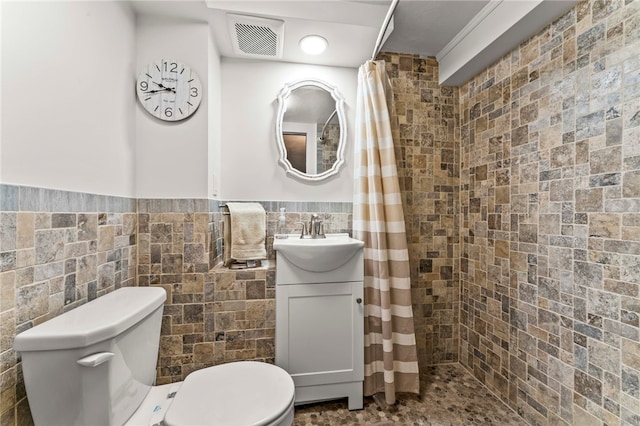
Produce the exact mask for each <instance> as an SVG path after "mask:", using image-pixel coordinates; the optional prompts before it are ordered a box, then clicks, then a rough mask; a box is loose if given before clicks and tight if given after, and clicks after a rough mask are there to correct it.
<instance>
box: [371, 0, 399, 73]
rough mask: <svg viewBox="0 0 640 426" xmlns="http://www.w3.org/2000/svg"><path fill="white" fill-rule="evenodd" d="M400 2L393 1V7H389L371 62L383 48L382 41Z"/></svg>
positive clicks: (397, 0)
mask: <svg viewBox="0 0 640 426" xmlns="http://www.w3.org/2000/svg"><path fill="white" fill-rule="evenodd" d="M399 1H400V0H392V1H391V5H390V6H389V10H388V11H387V16H385V17H384V22H383V23H382V28H380V33H379V34H378V39H377V40H376V45H375V47H374V48H373V54H372V55H371V60H372V61H373V60H375V59H376V56H378V53H380V49H381V48H382V39H384V34H385V33H386V32H387V28H388V27H389V23H390V22H391V18H393V13H394V12H395V11H396V7H397V6H398V2H399Z"/></svg>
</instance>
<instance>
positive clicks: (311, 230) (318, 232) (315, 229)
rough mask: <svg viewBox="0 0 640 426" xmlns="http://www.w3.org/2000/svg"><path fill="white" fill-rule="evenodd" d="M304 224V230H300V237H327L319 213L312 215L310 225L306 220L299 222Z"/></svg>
mask: <svg viewBox="0 0 640 426" xmlns="http://www.w3.org/2000/svg"><path fill="white" fill-rule="evenodd" d="M298 223H299V224H301V225H302V230H301V232H300V238H312V239H316V238H326V236H325V235H324V223H322V221H321V220H320V219H319V216H318V215H317V214H315V213H314V214H312V215H311V220H310V221H309V226H308V227H307V224H306V223H305V222H298Z"/></svg>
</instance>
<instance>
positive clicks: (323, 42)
mask: <svg viewBox="0 0 640 426" xmlns="http://www.w3.org/2000/svg"><path fill="white" fill-rule="evenodd" d="M327 46H329V43H328V42H327V39H325V38H324V37H320V36H319V35H308V36H304V37H302V39H301V40H300V49H302V51H303V52H304V53H306V54H308V55H319V54H321V53H322V52H324V51H325V49H326V48H327Z"/></svg>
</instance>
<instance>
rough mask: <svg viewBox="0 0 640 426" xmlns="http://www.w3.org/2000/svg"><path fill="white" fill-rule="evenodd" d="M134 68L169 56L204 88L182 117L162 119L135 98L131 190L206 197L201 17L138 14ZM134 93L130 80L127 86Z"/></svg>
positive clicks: (206, 43) (205, 41)
mask: <svg viewBox="0 0 640 426" xmlns="http://www.w3.org/2000/svg"><path fill="white" fill-rule="evenodd" d="M136 29H137V40H136V42H137V43H136V51H137V58H136V74H137V73H138V72H140V71H141V70H143V69H144V67H145V66H146V65H147V64H148V63H149V62H152V61H154V60H156V59H161V58H167V59H175V60H178V61H180V62H184V63H186V64H189V65H190V66H191V68H192V69H193V70H195V71H196V73H197V74H198V77H200V81H201V83H202V88H203V92H204V93H205V95H204V97H203V99H202V101H201V103H200V107H199V108H198V111H196V112H195V114H194V115H192V116H191V117H189V118H188V119H185V120H182V121H177V122H165V121H162V120H159V119H157V118H155V117H153V116H151V115H150V114H149V113H147V112H146V111H145V110H144V108H142V106H141V105H140V104H139V103H138V102H136V108H135V117H136V126H135V127H136V158H137V161H136V165H137V167H136V195H137V196H138V197H139V198H206V197H207V196H208V195H209V190H208V186H209V185H208V182H209V181H210V179H209V165H208V147H209V140H208V119H209V105H208V103H209V95H208V90H209V86H208V81H207V80H208V76H209V69H208V65H209V59H208V54H209V52H210V35H209V26H208V24H207V23H206V22H203V23H200V22H193V21H189V20H184V21H181V20H176V19H171V20H170V19H167V18H162V17H156V16H149V15H141V16H139V17H138V20H137V22H136ZM131 93H132V96H135V95H134V84H132V86H131Z"/></svg>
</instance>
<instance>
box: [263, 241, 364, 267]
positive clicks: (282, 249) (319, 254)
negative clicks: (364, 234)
mask: <svg viewBox="0 0 640 426" xmlns="http://www.w3.org/2000/svg"><path fill="white" fill-rule="evenodd" d="M362 247H364V243H363V242H362V241H360V240H355V239H353V238H351V237H349V234H327V238H318V239H310V238H300V235H298V234H290V235H289V236H288V238H285V239H278V238H276V239H274V240H273V249H274V250H276V251H277V252H278V255H279V256H280V255H282V256H284V257H285V258H286V259H287V260H288V261H289V262H291V263H293V264H294V265H295V266H297V267H298V268H300V269H304V270H305V271H310V272H325V271H332V270H334V269H337V268H339V267H341V266H342V265H344V264H345V263H347V262H348V261H349V259H351V258H352V257H353V255H354V254H356V253H357V252H358V250H360V249H361V248H362Z"/></svg>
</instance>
